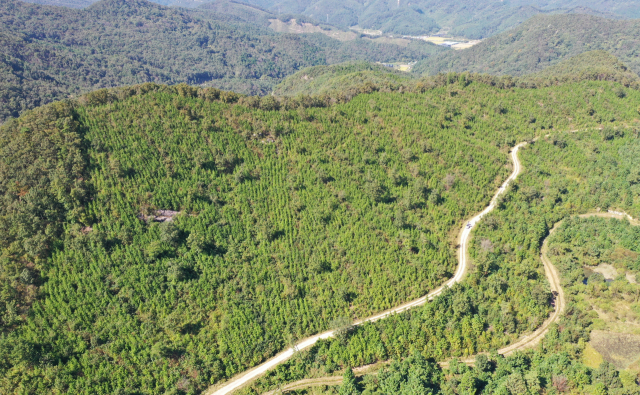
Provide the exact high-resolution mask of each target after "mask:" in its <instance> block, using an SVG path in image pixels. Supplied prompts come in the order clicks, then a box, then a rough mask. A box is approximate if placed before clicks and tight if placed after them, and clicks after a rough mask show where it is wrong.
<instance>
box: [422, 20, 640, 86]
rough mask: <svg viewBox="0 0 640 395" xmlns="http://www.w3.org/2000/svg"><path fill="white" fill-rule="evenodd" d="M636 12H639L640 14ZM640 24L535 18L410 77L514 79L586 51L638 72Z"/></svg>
mask: <svg viewBox="0 0 640 395" xmlns="http://www.w3.org/2000/svg"><path fill="white" fill-rule="evenodd" d="M639 9H640V8H639ZM639 36H640V20H638V19H632V20H614V19H606V18H601V17H597V16H591V15H539V16H536V17H533V18H531V19H529V20H528V21H526V22H525V23H523V24H522V25H520V26H518V27H516V28H514V29H512V30H509V31H507V32H504V33H501V34H498V35H496V36H493V37H491V38H488V39H486V40H484V41H483V42H482V43H480V44H478V45H475V46H473V47H471V48H469V49H466V50H463V51H449V52H447V53H443V54H441V55H439V56H437V57H435V58H432V59H429V60H428V61H423V62H419V63H418V64H417V65H416V66H415V67H414V71H415V72H417V73H421V74H437V73H439V72H449V71H469V72H477V73H489V74H494V75H513V76H519V75H524V74H529V73H533V72H537V71H541V70H542V69H544V68H546V67H549V66H551V65H554V64H557V63H558V62H561V61H562V60H565V59H567V58H569V57H573V56H576V55H579V54H581V53H584V52H588V51H595V50H601V51H607V52H609V53H611V54H612V55H614V56H616V57H617V58H619V59H620V60H621V61H622V62H624V63H625V64H626V65H627V66H629V68H630V69H631V70H632V71H634V72H636V73H638V72H640V61H639V60H638V56H637V54H636V49H637V48H638V45H639V41H638V37H639Z"/></svg>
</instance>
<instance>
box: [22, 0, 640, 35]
mask: <svg viewBox="0 0 640 395" xmlns="http://www.w3.org/2000/svg"><path fill="white" fill-rule="evenodd" d="M33 1H34V2H36V3H41V4H50V5H62V6H69V7H86V6H88V5H89V4H91V3H93V2H94V0H33ZM156 2H157V3H160V4H163V5H172V6H181V7H199V6H202V5H203V4H207V1H206V0H156ZM244 2H245V3H248V4H250V5H255V6H259V7H261V8H264V9H265V10H268V11H271V12H272V13H274V14H303V15H306V16H308V17H313V18H315V19H316V20H319V21H323V22H328V23H331V24H333V25H337V26H342V27H350V26H355V25H357V26H359V27H362V28H367V29H380V30H382V31H383V32H385V33H391V34H427V33H435V32H438V31H447V32H449V34H453V35H461V36H465V37H469V38H486V37H490V36H492V35H494V34H496V33H500V32H502V31H505V30H508V29H510V28H511V27H514V26H517V25H519V24H520V23H522V22H524V21H525V20H527V19H529V18H530V17H532V16H535V15H540V14H549V13H561V14H564V13H578V14H592V15H598V16H603V17H608V18H639V17H640V11H639V10H640V7H639V5H640V3H639V2H638V1H637V0H622V1H621V0H617V1H601V0H551V1H549V0H515V1H492V0H480V1H477V0H476V1H471V0H461V1H460V0H459V1H449V0H417V1H415V0H414V1H410V2H402V1H396V0H377V1H372V2H363V1H359V0H350V1H336V0H330V1H327V0H324V1H317V0H303V1H301V0H285V1H275V0H246V1H244Z"/></svg>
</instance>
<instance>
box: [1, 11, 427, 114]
mask: <svg viewBox="0 0 640 395" xmlns="http://www.w3.org/2000/svg"><path fill="white" fill-rule="evenodd" d="M0 48H1V49H0V53H2V55H3V56H2V58H1V59H0V105H1V108H0V121H3V120H5V119H6V118H7V117H17V116H18V115H19V114H20V112H22V111H24V110H26V109H30V108H33V107H35V106H38V105H42V104H45V103H48V102H50V101H52V100H59V99H63V98H66V97H69V96H72V95H78V94H81V93H85V92H88V91H90V90H93V89H98V88H103V87H113V86H121V85H126V84H134V83H142V82H159V83H167V84H175V83H181V82H186V83H190V84H202V83H204V82H208V83H209V84H210V85H215V84H216V82H217V81H219V82H220V83H221V85H222V86H224V87H226V88H228V89H234V90H240V89H242V90H243V91H244V92H243V93H253V94H255V93H263V94H264V93H267V92H269V91H270V90H271V88H272V87H273V86H274V85H275V84H276V83H277V82H278V81H279V80H280V79H282V78H283V77H285V76H287V75H290V74H293V73H294V72H296V71H297V70H299V69H300V68H303V67H307V66H315V65H326V64H332V63H339V62H344V61H346V60H368V61H383V62H388V61H399V60H405V61H409V60H418V59H421V58H424V57H425V56H428V55H429V54H430V53H432V52H434V51H437V50H438V49H439V48H437V47H436V46H434V45H430V44H427V43H415V44H413V45H411V46H409V47H400V46H397V45H394V44H378V43H372V42H371V41H370V40H360V39H356V40H353V41H350V42H348V43H341V42H339V41H337V40H334V39H331V38H329V37H327V36H325V35H322V34H309V35H292V34H278V33H275V32H273V31H271V30H269V29H267V28H263V27H261V26H259V25H257V24H255V23H245V22H243V21H238V20H237V18H235V19H234V17H233V16H230V15H226V14H219V13H216V12H213V11H207V10H185V9H172V8H167V7H163V6H160V5H157V4H154V3H150V2H147V1H145V0H103V1H102V2H98V3H95V4H93V5H92V6H91V7H88V8H86V9H84V10H73V9H69V8H62V7H50V6H39V5H33V4H28V3H23V2H20V1H17V0H6V1H3V2H0Z"/></svg>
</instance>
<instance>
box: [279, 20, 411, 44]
mask: <svg viewBox="0 0 640 395" xmlns="http://www.w3.org/2000/svg"><path fill="white" fill-rule="evenodd" d="M269 22H271V24H270V25H269V28H270V29H271V30H273V31H276V32H278V33H295V34H302V33H322V34H324V35H326V36H329V37H331V38H335V39H336V40H340V41H350V40H355V39H356V38H357V37H358V34H357V33H354V32H345V31H342V30H339V29H331V30H324V29H322V28H321V27H320V26H314V25H312V24H311V23H298V22H297V21H296V20H295V19H292V20H290V21H289V22H282V21H281V20H280V19H269ZM405 46H406V45H405Z"/></svg>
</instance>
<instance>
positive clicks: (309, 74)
mask: <svg viewBox="0 0 640 395" xmlns="http://www.w3.org/2000/svg"><path fill="white" fill-rule="evenodd" d="M415 79H416V78H415V77H414V76H413V75H412V74H408V73H404V72H401V71H394V70H392V69H390V68H389V67H386V66H383V65H379V64H372V63H367V62H346V63H341V64H336V65H331V66H315V67H309V68H306V69H303V70H301V71H299V72H297V73H295V74H293V75H291V76H289V77H287V78H285V79H284V80H283V81H282V82H281V83H280V84H278V85H277V86H276V87H275V89H274V91H273V94H274V95H277V96H296V95H300V94H305V95H320V94H327V93H333V94H335V93H338V92H339V93H341V94H342V95H344V96H345V97H351V96H355V94H357V93H359V92H360V91H361V89H362V88H363V86H365V85H370V86H375V88H376V89H385V88H386V89H390V90H398V89H399V87H400V86H402V85H408V84H411V83H412V82H413V81H415Z"/></svg>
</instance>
